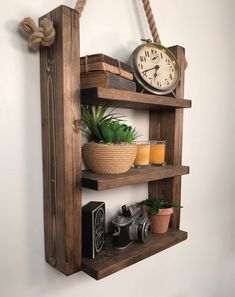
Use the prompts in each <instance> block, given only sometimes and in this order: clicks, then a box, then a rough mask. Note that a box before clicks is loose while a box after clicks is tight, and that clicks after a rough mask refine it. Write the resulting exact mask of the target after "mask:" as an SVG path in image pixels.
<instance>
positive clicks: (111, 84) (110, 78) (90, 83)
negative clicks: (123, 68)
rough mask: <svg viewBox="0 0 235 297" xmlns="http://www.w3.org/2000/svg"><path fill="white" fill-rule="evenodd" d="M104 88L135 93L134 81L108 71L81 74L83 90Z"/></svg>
mask: <svg viewBox="0 0 235 297" xmlns="http://www.w3.org/2000/svg"><path fill="white" fill-rule="evenodd" d="M95 87H103V88H110V89H119V90H126V91H131V92H135V91H136V84H135V82H134V81H131V80H128V79H126V78H123V77H121V76H119V75H116V74H113V73H109V72H106V71H94V72H88V73H82V74H81V89H88V88H95Z"/></svg>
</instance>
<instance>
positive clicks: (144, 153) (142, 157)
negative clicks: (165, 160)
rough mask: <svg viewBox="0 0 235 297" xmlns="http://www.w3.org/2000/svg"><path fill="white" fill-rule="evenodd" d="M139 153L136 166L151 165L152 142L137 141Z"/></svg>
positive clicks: (135, 162)
mask: <svg viewBox="0 0 235 297" xmlns="http://www.w3.org/2000/svg"><path fill="white" fill-rule="evenodd" d="M136 144H137V154H136V158H135V161H134V167H137V168H138V167H145V166H149V158H150V142H149V141H142V142H137V143H136Z"/></svg>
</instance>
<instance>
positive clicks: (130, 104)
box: [81, 87, 191, 110]
mask: <svg viewBox="0 0 235 297" xmlns="http://www.w3.org/2000/svg"><path fill="white" fill-rule="evenodd" d="M81 101H82V104H91V105H95V104H96V105H104V104H107V103H109V104H111V105H113V106H116V107H120V108H133V109H150V110H157V109H175V108H190V107H191V101H190V100H187V99H180V98H178V99H175V98H173V97H166V96H156V95H152V94H142V93H136V92H129V91H122V90H115V89H106V88H101V87H98V88H91V89H84V90H82V91H81Z"/></svg>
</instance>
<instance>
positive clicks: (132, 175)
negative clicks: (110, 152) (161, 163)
mask: <svg viewBox="0 0 235 297" xmlns="http://www.w3.org/2000/svg"><path fill="white" fill-rule="evenodd" d="M188 173H189V167H188V166H172V165H167V166H165V167H149V168H132V169H130V170H129V171H128V172H126V173H122V174H96V173H93V172H91V171H89V170H84V171H83V172H82V186H83V187H85V188H89V189H92V190H96V191H102V190H107V189H112V188H117V187H122V186H126V185H134V184H139V183H145V182H149V181H154V180H160V179H165V178H169V177H173V176H178V175H183V174H188Z"/></svg>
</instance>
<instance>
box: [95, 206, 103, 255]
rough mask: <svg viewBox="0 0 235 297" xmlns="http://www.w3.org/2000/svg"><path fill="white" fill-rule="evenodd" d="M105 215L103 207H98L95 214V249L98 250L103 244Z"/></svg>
mask: <svg viewBox="0 0 235 297" xmlns="http://www.w3.org/2000/svg"><path fill="white" fill-rule="evenodd" d="M104 218H105V215H104V209H103V208H99V210H98V211H97V213H96V216H95V250H96V252H99V251H100V250H101V249H102V247H103V244H104V236H105V219H104Z"/></svg>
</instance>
